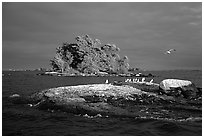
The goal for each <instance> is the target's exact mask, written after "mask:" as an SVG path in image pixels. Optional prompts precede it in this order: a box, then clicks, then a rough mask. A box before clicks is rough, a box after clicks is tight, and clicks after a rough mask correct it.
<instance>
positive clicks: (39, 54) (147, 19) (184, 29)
mask: <svg viewBox="0 0 204 138" xmlns="http://www.w3.org/2000/svg"><path fill="white" fill-rule="evenodd" d="M85 34H89V36H91V37H92V38H95V39H99V40H100V41H101V43H102V44H107V43H111V44H115V45H116V46H117V47H119V48H120V50H121V51H120V53H119V55H120V56H121V57H123V56H125V55H126V56H128V58H129V64H130V67H136V68H141V69H144V70H174V69H202V3H201V2H191V3H190V2H188V3H187V2H180V3H179V2H164V3H161V2H152V3H151V2H144V3H141V2H123V3H122V2H113V3H111V2H108V3H105V2H95V3H91V2H84V3H82V2H78V3H74V2H72V3H71V2H66V3H62V2H59V3H57V2H55V3H49V2H45V3H39V2H27V3H26V2H17V3H14V2H4V3H2V69H3V70H4V69H10V68H11V69H36V68H40V67H45V68H48V67H50V66H49V63H50V59H52V58H53V57H54V56H55V50H56V47H59V46H60V45H61V44H62V43H63V42H70V43H72V42H75V39H74V38H75V37H76V36H80V35H85ZM171 48H174V49H176V51H175V52H173V53H172V54H168V55H167V54H164V52H165V51H166V50H168V49H171Z"/></svg>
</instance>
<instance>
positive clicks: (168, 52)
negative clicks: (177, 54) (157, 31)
mask: <svg viewBox="0 0 204 138" xmlns="http://www.w3.org/2000/svg"><path fill="white" fill-rule="evenodd" d="M173 51H176V49H169V50H167V51H166V52H165V53H164V54H171V52H173Z"/></svg>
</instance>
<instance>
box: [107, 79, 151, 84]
mask: <svg viewBox="0 0 204 138" xmlns="http://www.w3.org/2000/svg"><path fill="white" fill-rule="evenodd" d="M153 81H154V79H151V80H150V81H149V82H146V81H145V78H142V80H141V81H140V79H137V78H136V79H134V81H133V83H150V84H153ZM105 84H110V83H109V80H108V79H107V80H106V81H105Z"/></svg>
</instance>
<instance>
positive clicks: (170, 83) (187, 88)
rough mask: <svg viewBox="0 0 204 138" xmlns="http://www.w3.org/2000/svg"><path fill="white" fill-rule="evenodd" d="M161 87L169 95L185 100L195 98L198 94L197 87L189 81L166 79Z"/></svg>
mask: <svg viewBox="0 0 204 138" xmlns="http://www.w3.org/2000/svg"><path fill="white" fill-rule="evenodd" d="M159 87H160V88H161V90H163V92H164V93H166V94H167V95H174V96H183V97H185V98H195V97H196V95H197V94H196V93H198V89H197V88H196V86H195V85H194V84H193V83H192V82H191V81H188V80H178V79H165V80H163V81H162V82H161V83H160V84H159Z"/></svg>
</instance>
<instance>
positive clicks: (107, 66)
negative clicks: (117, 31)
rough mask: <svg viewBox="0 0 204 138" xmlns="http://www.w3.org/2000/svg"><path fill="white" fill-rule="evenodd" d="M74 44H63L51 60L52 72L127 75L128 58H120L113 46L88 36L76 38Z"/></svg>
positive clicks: (116, 48)
mask: <svg viewBox="0 0 204 138" xmlns="http://www.w3.org/2000/svg"><path fill="white" fill-rule="evenodd" d="M75 40H76V43H67V42H66V43H63V44H62V46H60V47H58V48H57V49H56V55H55V57H54V58H53V59H51V60H50V61H51V64H50V65H51V68H52V70H53V71H57V72H62V73H70V74H80V73H85V74H99V73H100V72H106V73H109V74H110V73H115V74H126V73H128V69H129V64H128V57H127V56H125V57H123V58H120V56H119V54H118V53H119V51H120V49H119V48H118V47H116V45H114V44H105V45H102V44H101V42H100V40H98V39H92V38H90V37H89V35H84V36H77V37H76V38H75Z"/></svg>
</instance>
